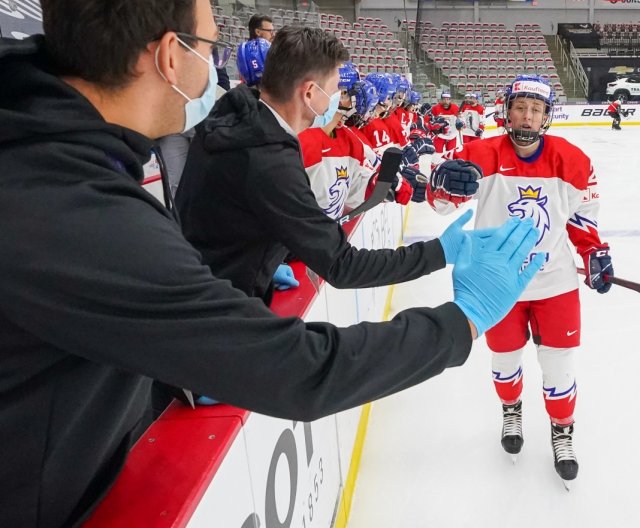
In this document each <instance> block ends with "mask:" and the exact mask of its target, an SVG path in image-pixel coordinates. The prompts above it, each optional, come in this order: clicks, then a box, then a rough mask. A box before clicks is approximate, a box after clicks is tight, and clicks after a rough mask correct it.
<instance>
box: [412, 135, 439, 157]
mask: <svg viewBox="0 0 640 528" xmlns="http://www.w3.org/2000/svg"><path fill="white" fill-rule="evenodd" d="M409 139H411V136H409ZM412 145H413V148H414V149H415V151H416V153H417V154H418V156H422V155H423V154H433V153H434V152H435V151H436V148H435V147H434V146H433V141H431V140H430V139H429V138H428V137H424V138H416V139H414V140H413V143H412Z"/></svg>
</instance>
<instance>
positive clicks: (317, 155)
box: [298, 64, 413, 220]
mask: <svg viewBox="0 0 640 528" xmlns="http://www.w3.org/2000/svg"><path fill="white" fill-rule="evenodd" d="M359 78H360V76H359V74H358V71H357V70H356V69H355V68H354V67H352V65H350V64H345V65H343V66H342V67H341V68H340V80H339V81H338V88H340V90H341V92H342V93H341V99H340V106H339V107H338V112H336V115H335V116H334V118H333V119H332V120H331V122H330V123H329V124H328V125H327V126H326V127H323V128H308V129H306V130H303V131H302V132H301V133H300V134H298V140H299V141H300V149H301V151H302V161H303V163H304V167H305V171H306V172H307V175H308V176H309V182H310V184H311V190H312V191H313V194H314V195H315V196H316V200H317V201H318V205H320V207H321V208H322V210H323V211H324V213H325V214H326V215H327V216H329V217H330V218H333V219H334V220H337V219H338V218H340V217H341V216H342V215H343V214H344V213H345V212H346V211H345V208H346V209H347V210H351V209H353V208H355V207H357V206H358V205H359V204H360V203H362V202H363V201H364V199H365V192H366V190H367V186H368V184H369V182H370V180H371V179H372V178H373V177H374V175H376V174H377V171H378V170H379V168H380V158H378V156H377V155H376V153H375V152H374V151H373V148H372V147H371V145H369V144H368V142H366V140H365V141H363V140H362V139H361V138H360V137H358V135H357V134H356V133H355V132H354V131H353V130H350V129H349V128H348V127H347V126H345V121H346V120H347V119H350V118H353V117H354V116H358V117H356V119H355V120H356V121H358V122H362V123H364V122H366V121H367V120H368V116H369V115H371V113H372V112H373V110H374V108H375V105H376V103H377V93H376V91H375V88H374V87H373V85H372V84H371V83H370V82H369V81H366V80H365V81H360V80H359ZM392 188H393V189H394V197H395V200H396V201H397V202H398V203H401V204H407V203H409V200H410V199H411V196H412V195H413V189H412V187H411V185H410V184H409V182H407V181H406V180H405V179H404V178H403V177H402V176H401V175H398V176H397V180H396V182H395V185H393V186H392Z"/></svg>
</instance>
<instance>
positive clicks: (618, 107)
mask: <svg viewBox="0 0 640 528" xmlns="http://www.w3.org/2000/svg"><path fill="white" fill-rule="evenodd" d="M607 113H608V114H609V117H611V118H613V123H611V130H622V128H620V121H621V119H622V118H621V117H620V116H624V117H627V115H629V112H628V110H624V109H623V108H622V99H618V100H616V101H613V102H612V103H611V104H610V105H609V106H608V108H607Z"/></svg>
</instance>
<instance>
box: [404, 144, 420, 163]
mask: <svg viewBox="0 0 640 528" xmlns="http://www.w3.org/2000/svg"><path fill="white" fill-rule="evenodd" d="M418 163H420V158H419V155H418V153H417V152H416V149H415V148H414V147H413V145H407V146H406V147H404V148H403V149H402V164H403V165H417V164H418Z"/></svg>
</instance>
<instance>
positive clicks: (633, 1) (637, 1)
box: [604, 0, 640, 4]
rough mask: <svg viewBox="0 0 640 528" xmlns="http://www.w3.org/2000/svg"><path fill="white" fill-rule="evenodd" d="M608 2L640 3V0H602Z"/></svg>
mask: <svg viewBox="0 0 640 528" xmlns="http://www.w3.org/2000/svg"><path fill="white" fill-rule="evenodd" d="M604 1H605V2H609V3H610V4H640V0H604Z"/></svg>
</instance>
